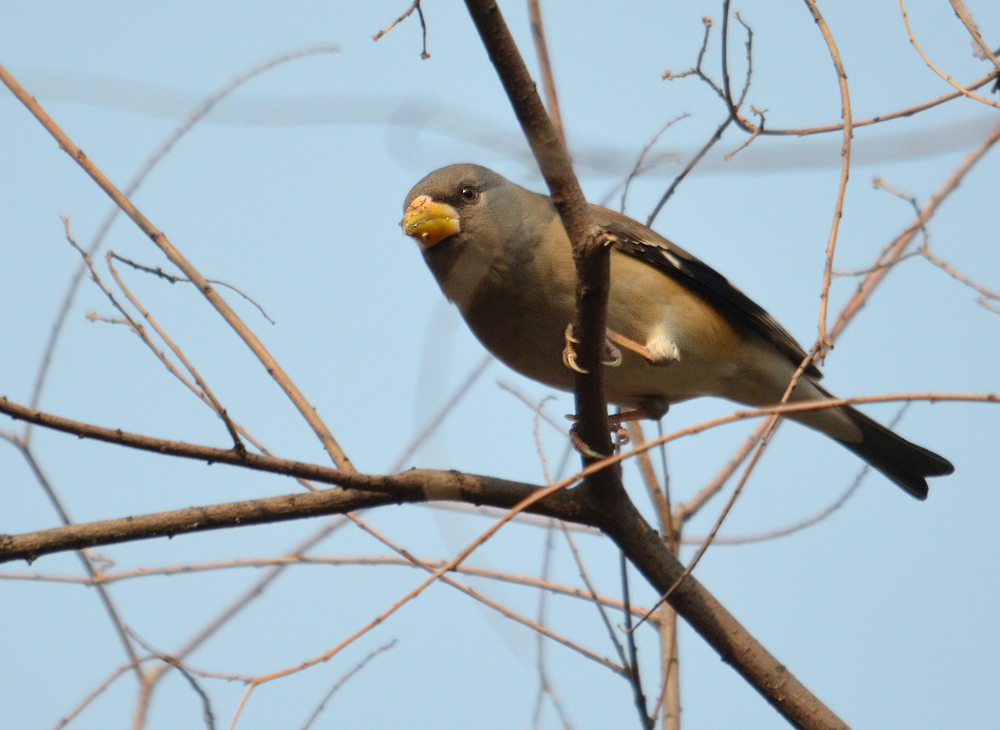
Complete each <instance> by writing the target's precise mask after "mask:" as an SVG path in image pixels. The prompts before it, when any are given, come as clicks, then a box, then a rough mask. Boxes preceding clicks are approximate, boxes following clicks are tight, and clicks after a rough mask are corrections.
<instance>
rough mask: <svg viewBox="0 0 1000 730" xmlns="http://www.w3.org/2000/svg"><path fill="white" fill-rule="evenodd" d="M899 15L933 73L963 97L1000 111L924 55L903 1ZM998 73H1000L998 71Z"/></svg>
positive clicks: (917, 49)
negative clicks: (911, 26)
mask: <svg viewBox="0 0 1000 730" xmlns="http://www.w3.org/2000/svg"><path fill="white" fill-rule="evenodd" d="M899 14H900V15H901V16H902V18H903V25H905V26H906V34H907V35H908V36H909V37H910V45H912V46H913V47H914V48H915V49H916V51H917V53H919V54H920V57H921V58H922V59H924V63H926V64H927V67H928V68H930V70H931V71H933V72H934V73H936V74H937V75H938V76H940V77H941V78H942V79H944V80H945V81H947V82H948V83H949V84H951V85H952V86H953V87H954V88H955V90H956V91H958V93H960V94H961V95H962V96H965V97H967V98H969V99H974V100H976V101H978V102H981V103H983V104H986V105H987V106H991V107H993V108H994V109H1000V103H998V102H995V101H991V100H990V99H987V98H985V97H982V96H980V95H979V94H973V93H972V91H971V90H969V89H967V88H965V87H964V86H962V85H960V84H959V83H958V82H957V81H955V79H953V78H952V77H951V76H949V75H948V74H946V73H945V72H944V71H942V70H941V69H939V68H938V67H937V66H935V65H934V62H933V61H931V59H929V58H928V57H927V54H926V53H924V49H922V48H921V47H920V44H919V43H917V39H916V37H915V36H914V35H913V29H912V28H910V19H909V18H908V17H907V15H906V9H905V8H904V7H903V0H899ZM959 17H961V16H959ZM974 37H975V36H974ZM980 40H981V39H980ZM993 60H994V61H996V59H995V58H993ZM997 73H1000V71H998V72H997Z"/></svg>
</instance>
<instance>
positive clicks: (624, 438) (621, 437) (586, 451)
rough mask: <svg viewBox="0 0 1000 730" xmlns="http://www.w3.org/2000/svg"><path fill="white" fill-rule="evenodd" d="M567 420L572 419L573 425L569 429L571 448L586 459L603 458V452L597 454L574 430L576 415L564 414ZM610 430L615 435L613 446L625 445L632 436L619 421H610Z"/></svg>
mask: <svg viewBox="0 0 1000 730" xmlns="http://www.w3.org/2000/svg"><path fill="white" fill-rule="evenodd" d="M566 419H567V420H570V421H573V425H572V426H571V427H570V429H569V437H570V440H571V441H572V442H573V448H575V449H576V450H577V451H579V452H580V453H581V454H583V455H584V456H586V457H587V458H588V459H604V458H606V455H605V454H599V453H598V452H596V451H594V450H593V449H592V448H590V447H589V446H587V444H586V443H585V442H584V440H583V439H582V438H580V434H578V433H577V432H576V425H577V424H576V416H574V415H572V414H570V415H567V416H566ZM611 432H612V433H613V434H614V435H615V443H614V444H613V445H614V447H615V448H618V447H621V446H625V445H626V444H628V443H629V442H630V441H631V440H632V438H631V437H630V436H629V434H628V430H627V429H626V428H625V427H624V426H622V425H621V424H620V423H615V422H613V421H612V422H611Z"/></svg>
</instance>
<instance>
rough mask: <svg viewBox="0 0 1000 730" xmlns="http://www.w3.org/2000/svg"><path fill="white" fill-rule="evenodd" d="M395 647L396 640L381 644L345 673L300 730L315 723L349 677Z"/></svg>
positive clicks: (304, 729) (307, 729)
mask: <svg viewBox="0 0 1000 730" xmlns="http://www.w3.org/2000/svg"><path fill="white" fill-rule="evenodd" d="M395 645H396V639H393V640H391V641H389V642H388V643H385V644H382V646H380V647H378V648H377V649H373V650H372V651H370V652H369V653H368V656H366V657H365V658H364V659H362V660H361V661H360V662H358V663H357V664H356V665H354V667H353V668H352V669H351V671H349V672H347V673H346V674H344V675H343V676H342V677H341V678H340V679H338V680H337V681H336V682H334V684H333V686H332V687H331V688H330V691H329V692H327V693H326V695H325V696H324V697H323V699H322V700H320V703H319V705H317V706H316V709H315V710H313V713H312V714H311V715H310V716H309V719H308V720H306V723H305V725H303V726H302V730H309V728H310V727H311V726H312V724H313V722H315V721H316V718H317V717H319V715H320V713H321V712H323V710H324V709H325V708H326V703H327V702H329V701H330V700H331V699H332V698H333V696H334V695H335V694H336V693H337V690H339V689H340V688H341V687H343V686H344V685H345V684H347V682H348V680H350V679H351V677H353V676H354V675H355V674H357V673H358V672H360V671H361V670H362V669H364V668H365V666H366V665H367V664H368V663H369V662H370V661H371V660H372V659H374V658H375V657H377V656H378V655H379V654H382V653H383V652H387V651H389V650H390V649H391V648H392V647H394V646H395Z"/></svg>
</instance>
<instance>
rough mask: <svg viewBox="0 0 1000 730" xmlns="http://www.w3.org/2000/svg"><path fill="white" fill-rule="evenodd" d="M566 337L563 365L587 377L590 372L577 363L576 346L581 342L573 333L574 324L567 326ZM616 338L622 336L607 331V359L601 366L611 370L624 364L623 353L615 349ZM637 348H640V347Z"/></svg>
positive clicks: (605, 350) (605, 351) (605, 344)
mask: <svg viewBox="0 0 1000 730" xmlns="http://www.w3.org/2000/svg"><path fill="white" fill-rule="evenodd" d="M564 337H565V338H566V345H565V347H563V351H562V358H563V365H565V366H566V367H568V368H569V369H570V370H573V371H574V372H578V373H580V374H582V375H586V374H587V373H588V372H589V371H587V370H584V369H583V368H582V367H580V366H579V364H577V362H576V345H578V344H580V340H578V339H577V337H576V335H575V334H574V332H573V324H572V323H570V324H568V325H566V333H565V335H564ZM615 337H619V338H620V337H621V335H618V334H617V333H615V332H613V331H612V330H608V331H607V336H606V339H605V342H604V357H605V359H603V360H601V365H607V366H608V367H610V368H616V367H618V366H619V365H621V364H622V351H621V350H619V349H618V348H617V347H615V345H616V344H617V342H618V341H617V340H616V339H614V338H615ZM621 339H625V338H621ZM626 341H627V342H631V340H626ZM633 344H634V343H633ZM636 346H637V347H638V345H636Z"/></svg>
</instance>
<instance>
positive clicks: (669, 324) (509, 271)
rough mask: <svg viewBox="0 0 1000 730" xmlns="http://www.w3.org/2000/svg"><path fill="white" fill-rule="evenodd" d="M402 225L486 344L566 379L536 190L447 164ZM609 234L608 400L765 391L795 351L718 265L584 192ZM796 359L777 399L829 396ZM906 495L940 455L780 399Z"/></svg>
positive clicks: (656, 405) (847, 412)
mask: <svg viewBox="0 0 1000 730" xmlns="http://www.w3.org/2000/svg"><path fill="white" fill-rule="evenodd" d="M403 207H404V210H405V213H404V216H403V220H402V222H401V223H400V225H401V226H402V228H403V232H404V233H405V234H406V235H408V236H412V237H413V238H414V239H415V240H416V241H417V243H418V244H419V245H420V248H421V251H422V252H423V256H424V260H425V261H426V262H427V265H428V266H429V267H430V269H431V272H432V273H433V274H434V276H435V278H437V281H438V284H439V285H440V286H441V290H442V291H443V292H444V294H445V296H446V297H447V298H448V299H449V300H450V301H452V302H454V303H455V304H456V305H457V306H458V309H459V311H461V313H462V316H463V317H464V319H465V321H466V323H467V324H468V325H469V327H470V328H471V329H472V331H473V333H474V334H475V335H476V337H477V338H479V341H480V342H482V343H483V345H484V346H485V347H486V349H487V350H489V351H490V352H491V353H493V354H494V355H495V356H496V357H497V358H499V359H500V360H502V361H503V362H504V363H506V364H507V365H509V366H510V367H511V368H513V369H514V370H516V371H518V372H520V373H522V374H523V375H526V376H527V377H529V378H532V379H533V380H537V381H539V382H542V383H545V384H547V385H550V386H552V387H554V388H559V389H561V390H572V388H573V373H572V371H571V369H570V368H574V367H576V364H575V353H574V352H573V350H572V344H573V340H572V324H571V323H572V322H573V316H574V311H575V287H576V270H575V268H574V264H573V258H572V250H571V246H570V242H569V238H568V236H567V235H566V231H565V229H564V228H563V225H562V222H561V221H560V219H559V216H558V214H557V213H556V210H555V208H554V206H553V205H552V202H551V201H550V199H549V198H548V197H546V196H544V195H540V194H538V193H533V192H531V191H529V190H525V189H524V188H522V187H520V186H519V185H515V184H514V183H512V182H510V181H509V180H507V179H505V178H503V177H501V176H500V175H498V174H496V173H495V172H493V171H491V170H488V169H486V168H485V167H479V166H477V165H451V166H449V167H445V168H442V169H440V170H437V171H435V172H432V173H431V174H430V175H428V176H427V177H425V178H424V179H423V180H421V181H420V182H418V183H417V184H416V185H415V186H414V187H413V189H412V190H411V191H410V192H409V194H408V195H407V196H406V201H405V203H404V205H403ZM590 208H591V212H592V213H593V215H594V218H595V219H596V221H597V223H598V225H600V226H602V227H603V229H604V230H605V231H606V232H607V234H609V236H610V237H611V239H612V241H613V245H612V249H611V291H610V294H609V297H608V316H607V327H608V342H609V345H608V347H609V351H610V352H611V353H612V355H613V357H612V362H609V363H608V365H614V366H615V367H608V369H607V372H606V383H607V395H608V400H609V401H611V402H612V403H615V404H617V405H619V406H623V407H627V408H637V409H645V410H646V412H647V413H653V414H659V415H662V414H663V413H664V412H665V411H666V409H667V407H668V406H669V405H670V404H671V403H677V402H679V401H683V400H687V399H689V398H695V397H697V396H702V395H713V396H719V397H722V398H727V399H729V400H732V401H736V402H737V403H745V404H747V405H751V406H767V405H774V404H776V403H778V402H779V401H780V400H781V397H782V395H783V394H784V392H785V389H786V388H787V386H788V383H789V381H790V379H791V377H792V375H793V373H794V372H795V370H796V369H797V368H798V366H799V364H800V363H801V362H802V360H803V359H804V358H805V352H803V350H802V348H801V347H800V346H799V344H798V343H797V342H796V341H795V340H794V338H792V336H791V335H790V334H788V332H787V331H785V329H784V328H783V327H782V326H781V325H779V324H778V323H777V322H776V321H775V320H774V319H773V318H772V317H771V315H769V314H768V313H767V312H765V311H764V310H763V309H762V308H761V307H760V306H758V305H757V304H756V303H754V302H753V301H752V300H751V299H750V298H749V297H747V296H746V295H745V294H743V292H741V291H740V290H739V289H737V288H736V287H734V286H733V285H732V284H730V283H729V281H728V280H727V279H726V278H725V277H723V276H722V275H721V274H719V273H718V272H716V271H715V270H714V269H712V268H711V267H709V266H707V265H706V264H704V263H702V262H701V261H699V260H698V259H696V258H695V257H694V256H692V255H691V254H689V253H687V252H686V251H684V250H683V249H681V248H680V247H678V246H676V245H674V244H673V243H671V242H670V241H668V240H667V239H665V238H663V237H662V236H660V235H658V234H657V233H655V232H653V231H652V230H650V229H649V228H647V227H646V226H644V225H641V224H640V223H637V222H636V221H634V220H632V219H631V218H628V217H626V216H624V215H621V214H620V213H616V212H615V211H612V210H608V209H607V208H602V207H600V206H597V205H591V206H590ZM821 377H822V375H821V373H820V372H819V370H818V369H817V368H816V366H815V365H813V364H810V365H809V366H808V367H807V368H806V370H805V372H804V373H803V375H802V377H801V378H800V380H799V382H798V384H797V385H796V387H795V389H794V390H793V392H792V395H791V398H790V400H791V401H792V402H795V401H809V400H815V399H821V398H829V397H831V396H830V394H829V393H828V392H827V391H825V390H824V389H823V388H822V387H820V385H819V384H818V381H819V380H820V378H821ZM788 418H791V419H793V420H796V421H799V422H800V423H803V424H805V425H806V426H809V427H811V428H814V429H816V430H818V431H821V432H823V433H825V434H826V435H827V436H829V437H830V438H832V439H834V440H836V441H838V442H839V443H841V444H843V445H844V446H846V447H847V448H848V449H850V450H851V451H853V452H854V453H855V454H857V455H858V456H860V457H861V458H862V459H864V460H865V461H867V462H868V463H869V464H871V465H872V466H873V467H875V468H876V469H878V470H879V471H881V472H882V473H883V474H885V475H886V476H887V477H888V478H889V479H891V480H892V481H894V482H896V484H898V485H899V486H901V487H902V488H903V489H905V490H906V491H907V492H909V493H910V494H912V495H913V496H914V497H916V498H918V499H926V497H927V482H926V480H925V477H930V476H941V475H945V474H951V473H952V471H954V467H953V466H952V465H951V463H950V462H948V460H947V459H944V458H942V457H940V456H938V455H937V454H935V453H933V452H931V451H928V450H927V449H924V448H922V447H920V446H917V445H916V444H912V443H910V442H909V441H907V440H906V439H904V438H902V437H901V436H898V435H897V434H895V433H893V432H892V431H890V430H889V429H887V428H885V427H884V426H881V425H880V424H878V423H876V422H875V421H873V420H872V419H870V418H869V417H868V416H866V415H864V414H863V413H861V412H860V411H858V410H856V409H854V408H851V407H850V406H840V407H837V408H828V409H822V410H812V411H803V412H799V413H790V414H788Z"/></svg>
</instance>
